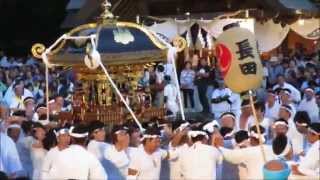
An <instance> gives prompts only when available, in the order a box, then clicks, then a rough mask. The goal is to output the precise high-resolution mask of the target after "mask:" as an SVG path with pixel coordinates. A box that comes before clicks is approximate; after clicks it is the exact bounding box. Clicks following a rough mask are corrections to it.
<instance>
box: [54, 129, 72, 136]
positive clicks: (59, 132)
mask: <svg viewBox="0 0 320 180" xmlns="http://www.w3.org/2000/svg"><path fill="white" fill-rule="evenodd" d="M53 132H54V134H55V135H56V137H58V136H60V135H62V134H67V133H69V129H67V128H62V129H60V130H58V131H56V130H53Z"/></svg>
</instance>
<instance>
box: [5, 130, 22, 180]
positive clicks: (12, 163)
mask: <svg viewBox="0 0 320 180" xmlns="http://www.w3.org/2000/svg"><path fill="white" fill-rule="evenodd" d="M22 170H23V168H22V165H21V162H20V159H19V154H18V151H17V148H16V144H15V143H14V142H13V140H12V139H11V138H10V137H8V136H7V135H6V134H4V133H3V132H1V131H0V171H2V172H4V173H6V174H7V175H8V176H11V175H13V174H15V173H17V172H19V171H22Z"/></svg>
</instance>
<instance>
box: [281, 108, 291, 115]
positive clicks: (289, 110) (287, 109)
mask: <svg viewBox="0 0 320 180" xmlns="http://www.w3.org/2000/svg"><path fill="white" fill-rule="evenodd" d="M280 108H282V109H285V110H286V111H288V112H289V113H290V115H291V116H292V114H293V112H292V109H289V108H287V107H285V106H281V107H280Z"/></svg>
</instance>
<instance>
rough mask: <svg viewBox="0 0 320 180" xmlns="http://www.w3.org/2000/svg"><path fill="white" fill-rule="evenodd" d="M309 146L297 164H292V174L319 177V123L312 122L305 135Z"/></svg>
mask: <svg viewBox="0 0 320 180" xmlns="http://www.w3.org/2000/svg"><path fill="white" fill-rule="evenodd" d="M307 138H308V141H309V143H311V144H312V145H311V147H310V149H309V150H308V152H307V154H306V156H305V157H304V158H303V159H302V160H301V161H300V163H299V165H298V166H292V172H293V174H297V175H303V176H309V177H312V179H313V178H315V179H319V178H320V166H319V164H320V153H319V148H320V123H312V124H311V125H310V127H309V129H308V135H307Z"/></svg>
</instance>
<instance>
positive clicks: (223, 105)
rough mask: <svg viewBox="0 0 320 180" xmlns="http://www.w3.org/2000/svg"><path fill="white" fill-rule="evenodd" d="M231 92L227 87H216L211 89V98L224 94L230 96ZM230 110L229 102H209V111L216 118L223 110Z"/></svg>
mask: <svg viewBox="0 0 320 180" xmlns="http://www.w3.org/2000/svg"><path fill="white" fill-rule="evenodd" d="M231 94H232V91H231V90H230V89H229V88H224V89H216V90H214V91H213V93H212V96H211V99H216V98H218V97H223V96H226V95H227V96H230V97H231ZM230 110H231V104H229V103H228V102H227V101H223V102H220V103H216V104H215V103H212V104H211V112H212V113H213V114H214V117H215V118H216V119H218V118H220V116H221V114H223V113H224V112H228V111H230Z"/></svg>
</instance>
